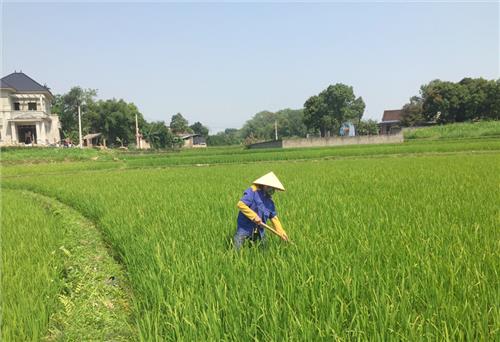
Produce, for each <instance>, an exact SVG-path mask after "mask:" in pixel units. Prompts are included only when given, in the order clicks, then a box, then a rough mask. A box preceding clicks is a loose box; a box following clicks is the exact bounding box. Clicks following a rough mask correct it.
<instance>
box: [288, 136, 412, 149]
mask: <svg viewBox="0 0 500 342" xmlns="http://www.w3.org/2000/svg"><path fill="white" fill-rule="evenodd" d="M403 141H404V138H403V134H401V133H400V134H394V135H360V136H356V137H327V138H307V139H290V140H283V148H296V147H324V146H342V145H365V144H397V143H402V142H403Z"/></svg>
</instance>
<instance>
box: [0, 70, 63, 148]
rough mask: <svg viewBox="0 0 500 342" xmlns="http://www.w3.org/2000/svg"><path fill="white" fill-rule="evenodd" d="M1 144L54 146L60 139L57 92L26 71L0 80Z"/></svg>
mask: <svg viewBox="0 0 500 342" xmlns="http://www.w3.org/2000/svg"><path fill="white" fill-rule="evenodd" d="M0 93H1V97H0V145H2V146H5V145H19V144H22V145H44V146H47V145H50V144H56V143H57V142H58V141H59V139H60V134H59V129H60V123H59V117H58V116H57V115H52V114H51V101H52V99H53V95H52V93H51V92H50V90H49V88H47V87H46V86H42V85H41V84H40V83H38V82H36V81H34V80H33V79H32V78H30V77H29V76H27V75H26V74H24V73H22V72H14V73H12V74H10V75H7V76H5V77H3V78H2V79H0Z"/></svg>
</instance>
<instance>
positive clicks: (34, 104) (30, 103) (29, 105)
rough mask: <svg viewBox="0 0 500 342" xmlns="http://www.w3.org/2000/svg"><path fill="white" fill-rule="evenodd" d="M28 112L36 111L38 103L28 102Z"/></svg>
mask: <svg viewBox="0 0 500 342" xmlns="http://www.w3.org/2000/svg"><path fill="white" fill-rule="evenodd" d="M28 110H36V102H28Z"/></svg>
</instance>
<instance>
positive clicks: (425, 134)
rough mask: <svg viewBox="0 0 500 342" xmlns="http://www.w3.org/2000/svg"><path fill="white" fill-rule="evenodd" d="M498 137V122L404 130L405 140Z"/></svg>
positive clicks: (466, 123)
mask: <svg viewBox="0 0 500 342" xmlns="http://www.w3.org/2000/svg"><path fill="white" fill-rule="evenodd" d="M483 137H500V121H480V122H462V123H454V124H448V125H441V126H432V127H422V128H415V129H406V130H404V138H405V140H413V139H428V140H438V139H466V138H483Z"/></svg>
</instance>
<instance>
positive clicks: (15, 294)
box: [0, 189, 65, 341]
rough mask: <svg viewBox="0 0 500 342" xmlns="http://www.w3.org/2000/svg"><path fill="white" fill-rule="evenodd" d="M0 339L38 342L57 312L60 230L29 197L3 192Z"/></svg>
mask: <svg viewBox="0 0 500 342" xmlns="http://www.w3.org/2000/svg"><path fill="white" fill-rule="evenodd" d="M1 225H2V229H1V240H0V241H1V247H2V248H1V249H2V254H1V255H2V262H1V270H2V279H1V307H2V320H1V339H2V341H40V340H41V339H42V338H43V337H44V336H45V335H46V333H47V327H48V321H49V318H50V315H51V314H52V313H53V312H54V311H55V310H56V309H57V307H58V298H57V295H58V293H59V291H60V288H61V286H62V280H61V278H60V276H59V273H60V272H61V271H62V267H61V266H62V261H61V258H62V256H61V254H62V251H61V250H59V247H61V244H60V241H61V240H62V238H63V236H64V233H65V231H64V227H61V225H60V222H59V221H58V220H57V218H55V217H54V216H52V215H50V213H49V212H47V211H46V210H45V209H44V208H43V207H42V206H40V205H38V203H36V202H35V201H33V199H32V198H29V197H26V196H23V194H22V193H19V192H17V191H10V190H5V189H2V215H1Z"/></svg>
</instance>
